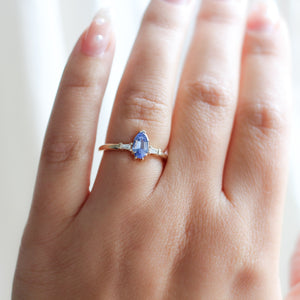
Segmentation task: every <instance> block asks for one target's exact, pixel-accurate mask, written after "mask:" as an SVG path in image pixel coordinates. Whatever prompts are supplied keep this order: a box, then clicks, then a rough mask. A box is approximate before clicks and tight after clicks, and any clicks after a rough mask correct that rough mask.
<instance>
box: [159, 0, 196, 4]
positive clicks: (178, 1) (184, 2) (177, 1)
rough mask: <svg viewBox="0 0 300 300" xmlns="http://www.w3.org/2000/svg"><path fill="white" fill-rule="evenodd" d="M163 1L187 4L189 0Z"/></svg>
mask: <svg viewBox="0 0 300 300" xmlns="http://www.w3.org/2000/svg"><path fill="white" fill-rule="evenodd" d="M164 1H166V2H169V3H173V4H188V3H189V2H191V0H164Z"/></svg>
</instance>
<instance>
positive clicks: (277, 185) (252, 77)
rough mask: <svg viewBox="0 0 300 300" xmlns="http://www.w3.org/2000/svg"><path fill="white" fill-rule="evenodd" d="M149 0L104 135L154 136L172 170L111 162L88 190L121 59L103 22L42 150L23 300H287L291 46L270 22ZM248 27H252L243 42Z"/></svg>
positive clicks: (237, 4) (78, 54)
mask: <svg viewBox="0 0 300 300" xmlns="http://www.w3.org/2000/svg"><path fill="white" fill-rule="evenodd" d="M246 6H247V1H245V0H240V1H237V0H232V1H220V0H204V1H203V3H202V5H201V9H200V12H199V15H198V17H197V23H196V28H195V33H194V38H193V41H192V44H191V48H190V51H189V53H188V56H187V58H186V62H185V66H184V69H183V72H182V75H181V80H180V84H179V89H178V93H177V97H176V103H175V106H174V114H173V115H172V113H173V99H174V95H175V94H176V90H175V87H176V81H177V76H178V70H179V65H180V58H181V54H182V49H183V46H184V38H185V36H186V33H187V30H188V26H189V23H190V20H191V18H192V17H191V16H192V13H193V10H194V9H195V3H194V2H193V1H183V0H181V1H180V0H153V1H151V4H150V6H149V8H148V10H147V12H146V14H145V17H144V20H143V24H142V26H141V30H140V33H139V35H138V38H137V41H136V44H135V46H134V49H133V51H132V55H131V57H130V59H129V62H128V65H127V67H126V70H125V73H124V76H123V79H122V82H121V84H120V87H119V90H118V93H117V96H116V101H115V105H114V109H113V113H112V117H111V121H110V126H109V129H108V133H107V141H108V142H109V143H119V142H124V143H129V142H131V141H132V139H133V137H134V136H135V135H136V133H137V132H139V131H140V130H143V129H144V130H146V131H147V133H148V135H149V137H150V141H151V144H153V145H154V146H158V147H160V148H162V149H168V153H169V157H168V159H167V161H166V162H164V161H163V160H161V159H159V158H155V157H151V156H150V157H147V158H146V159H145V160H144V161H142V162H141V161H136V160H134V159H132V157H131V154H130V153H128V152H126V151H125V152H117V151H111V152H110V151H106V152H105V153H104V156H103V159H102V162H101V165H100V168H99V172H98V176H97V178H96V181H95V184H94V186H93V188H92V190H91V191H89V180H90V168H91V163H92V156H93V152H94V143H95V136H96V128H97V120H98V114H99V109H100V105H101V99H102V97H103V94H104V90H105V87H106V83H107V79H108V76H109V73H110V66H111V62H112V58H113V51H114V44H115V42H114V37H113V32H112V29H111V25H110V22H109V21H108V18H107V15H106V14H103V12H102V14H99V15H98V16H97V17H96V18H95V20H94V21H93V22H92V24H91V26H90V28H89V29H88V30H87V32H85V33H84V34H83V35H82V36H81V38H80V39H79V42H78V43H77V45H76V46H75V48H74V51H73V53H72V54H71V56H70V59H69V61H68V64H67V67H66V69H65V72H64V75H63V78H62V82H61V85H60V88H59V91H58V94H57V98H56V101H55V105H54V108H53V112H52V115H51V119H50V122H49V126H48V129H47V133H46V137H45V142H44V146H43V150H42V155H41V160H40V166H39V172H38V176H37V182H36V187H35V193H34V199H33V204H32V208H31V212H30V216H29V220H28V224H27V226H26V229H25V232H24V236H23V240H22V245H21V248H20V254H19V260H18V264H17V269H16V274H15V280H14V287H13V299H31V300H33V299H43V300H44V299H155V300H156V299H157V300H159V299H218V300H219V299H230V300H232V299H243V300H244V299H255V300H259V299H262V300H266V299H272V300H275V299H280V298H281V294H280V283H279V276H278V261H279V246H280V231H281V221H282V207H283V202H284V197H285V189H286V181H287V157H288V155H287V152H288V132H289V119H290V117H289V113H290V80H289V42H288V34H287V30H286V27H285V25H284V22H283V21H282V20H281V19H280V17H279V16H278V15H276V14H274V13H273V14H272V12H274V10H272V9H271V8H270V9H268V10H267V8H266V7H265V6H259V7H258V8H257V9H256V10H254V11H253V12H252V13H251V15H250V17H249V18H248V20H247V18H246ZM245 24H247V25H246V30H245Z"/></svg>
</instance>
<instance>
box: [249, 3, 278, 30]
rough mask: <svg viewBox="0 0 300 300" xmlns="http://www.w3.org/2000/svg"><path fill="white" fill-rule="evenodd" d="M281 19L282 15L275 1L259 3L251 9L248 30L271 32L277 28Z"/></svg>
mask: <svg viewBox="0 0 300 300" xmlns="http://www.w3.org/2000/svg"><path fill="white" fill-rule="evenodd" d="M279 19H280V14H279V10H278V6H277V4H276V2H275V1H271V0H269V1H267V2H265V1H259V2H256V3H255V4H254V5H253V7H252V9H251V12H250V14H249V18H248V24H247V28H248V30H254V31H259V30H263V31H270V30H273V29H274V28H276V25H277V24H278V22H279Z"/></svg>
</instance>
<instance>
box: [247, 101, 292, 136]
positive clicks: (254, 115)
mask: <svg viewBox="0 0 300 300" xmlns="http://www.w3.org/2000/svg"><path fill="white" fill-rule="evenodd" d="M241 119H242V121H243V120H247V124H250V125H251V126H252V127H254V128H255V129H258V130H259V131H260V132H262V133H264V134H268V133H271V132H274V133H275V132H279V133H281V132H282V131H284V129H285V128H286V127H287V117H286V115H285V113H284V112H283V110H282V109H281V108H280V107H279V106H278V105H275V104H274V103H272V102H269V103H257V104H249V105H247V106H246V107H245V108H243V111H242V113H241Z"/></svg>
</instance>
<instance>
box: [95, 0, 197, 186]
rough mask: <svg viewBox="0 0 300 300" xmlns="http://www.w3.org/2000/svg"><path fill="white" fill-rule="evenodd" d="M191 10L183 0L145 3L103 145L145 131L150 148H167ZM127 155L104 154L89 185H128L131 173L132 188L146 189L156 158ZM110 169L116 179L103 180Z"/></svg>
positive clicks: (158, 167)
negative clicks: (95, 178)
mask: <svg viewBox="0 0 300 300" xmlns="http://www.w3.org/2000/svg"><path fill="white" fill-rule="evenodd" d="M192 7H193V3H192V1H189V0H187V1H184V0H181V1H180V0H153V1H151V3H150V5H149V7H148V9H147V11H146V13H145V16H144V19H143V22H142V25H141V28H140V32H139V34H138V37H137V40H136V42H135V45H134V48H133V50H132V54H131V56H130V58H129V62H128V65H127V67H126V70H125V73H124V76H123V78H122V81H121V84H120V87H119V90H118V93H117V97H116V101H115V105H114V108H113V113H112V117H111V121H110V126H109V130H108V133H107V142H108V143H119V142H123V143H130V142H132V141H133V138H134V137H135V135H136V134H137V133H138V132H139V131H141V130H145V131H146V132H147V134H148V136H149V139H150V144H152V145H153V146H155V147H157V148H161V149H163V150H164V149H165V148H166V147H167V145H168V141H169V133H170V123H171V114H172V104H173V98H174V92H175V84H176V79H177V76H178V67H179V63H180V55H181V52H182V47H183V44H184V43H183V42H184V40H185V35H186V31H187V29H188V26H189V23H190V19H191V15H192ZM130 155H131V154H129V153H126V152H119V153H116V152H107V151H106V152H105V154H104V157H103V160H102V164H101V167H100V172H99V176H98V178H97V180H96V185H95V186H96V187H97V188H99V189H102V188H104V187H105V188H107V186H108V185H109V184H110V185H111V184H112V185H113V187H112V189H115V187H114V184H115V182H116V184H117V185H118V189H122V188H121V187H122V186H124V187H128V185H129V184H130V182H129V181H132V179H131V176H130V174H134V178H135V186H136V187H137V188H140V187H142V188H143V190H144V191H146V190H151V189H152V188H153V187H154V185H155V183H156V181H157V180H158V178H159V176H160V174H161V171H162V163H161V160H160V159H157V158H154V157H148V158H146V159H145V161H144V162H143V163H140V162H138V161H134V160H133V159H132V157H131V156H130ZM112 170H113V176H114V178H115V179H116V180H115V182H112V181H110V182H107V180H106V178H108V174H111V173H112ZM145 170H147V172H145ZM125 174H126V175H125ZM124 175H125V176H124Z"/></svg>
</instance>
